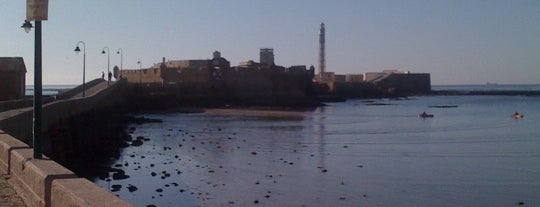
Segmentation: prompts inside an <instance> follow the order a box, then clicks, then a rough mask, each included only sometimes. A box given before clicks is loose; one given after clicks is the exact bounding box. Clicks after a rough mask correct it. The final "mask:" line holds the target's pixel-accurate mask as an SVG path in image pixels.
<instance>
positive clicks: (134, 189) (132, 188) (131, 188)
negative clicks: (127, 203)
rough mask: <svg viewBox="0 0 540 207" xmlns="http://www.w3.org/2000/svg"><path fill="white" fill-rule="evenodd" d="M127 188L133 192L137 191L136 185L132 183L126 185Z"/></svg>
mask: <svg viewBox="0 0 540 207" xmlns="http://www.w3.org/2000/svg"><path fill="white" fill-rule="evenodd" d="M127 189H128V190H129V192H134V191H137V187H135V186H133V185H129V186H128V187H127Z"/></svg>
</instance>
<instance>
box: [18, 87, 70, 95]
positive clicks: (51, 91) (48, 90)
mask: <svg viewBox="0 0 540 207" xmlns="http://www.w3.org/2000/svg"><path fill="white" fill-rule="evenodd" d="M75 87H77V85H43V90H42V93H43V95H45V96H52V95H56V94H58V93H59V92H61V91H65V90H69V89H72V88H75ZM24 94H25V95H26V96H33V95H34V86H33V85H27V86H26V90H25V91H24Z"/></svg>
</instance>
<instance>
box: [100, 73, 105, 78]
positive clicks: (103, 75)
mask: <svg viewBox="0 0 540 207" xmlns="http://www.w3.org/2000/svg"><path fill="white" fill-rule="evenodd" d="M101 79H103V80H105V72H101Z"/></svg>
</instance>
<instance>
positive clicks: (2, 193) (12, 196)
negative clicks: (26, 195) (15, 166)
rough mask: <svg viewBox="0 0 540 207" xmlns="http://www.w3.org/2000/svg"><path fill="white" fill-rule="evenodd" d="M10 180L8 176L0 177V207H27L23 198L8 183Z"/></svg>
mask: <svg viewBox="0 0 540 207" xmlns="http://www.w3.org/2000/svg"><path fill="white" fill-rule="evenodd" d="M9 179H10V178H9V176H8V175H1V176H0V207H26V204H24V201H23V200H22V198H21V197H19V195H17V192H15V190H13V187H11V185H10V184H9V183H8V180H9Z"/></svg>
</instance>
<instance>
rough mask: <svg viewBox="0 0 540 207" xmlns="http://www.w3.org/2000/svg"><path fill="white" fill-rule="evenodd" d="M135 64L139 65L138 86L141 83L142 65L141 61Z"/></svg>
mask: <svg viewBox="0 0 540 207" xmlns="http://www.w3.org/2000/svg"><path fill="white" fill-rule="evenodd" d="M137 64H139V84H141V83H142V65H141V59H139V61H137Z"/></svg>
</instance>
